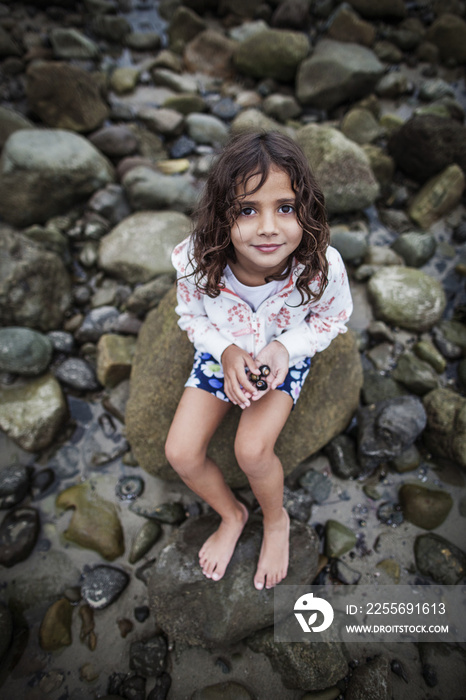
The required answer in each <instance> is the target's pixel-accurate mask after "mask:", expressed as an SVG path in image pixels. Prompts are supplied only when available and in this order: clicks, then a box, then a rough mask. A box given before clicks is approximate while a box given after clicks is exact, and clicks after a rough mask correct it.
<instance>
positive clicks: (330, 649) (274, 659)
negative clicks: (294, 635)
mask: <svg viewBox="0 0 466 700" xmlns="http://www.w3.org/2000/svg"><path fill="white" fill-rule="evenodd" d="M294 622H296V621H294ZM247 643H248V646H249V647H250V648H251V649H252V650H253V651H255V652H256V653H258V654H266V655H267V656H268V657H269V659H270V663H271V664H272V668H273V669H274V670H275V671H276V672H277V673H279V674H280V676H281V678H282V682H283V685H284V686H285V687H286V688H298V689H301V690H302V689H303V688H306V689H307V690H314V691H317V690H323V689H325V688H328V687H329V686H331V685H333V684H334V683H337V682H338V681H340V680H341V679H342V678H343V677H344V676H346V674H347V673H348V664H347V661H346V659H345V656H344V651H343V648H342V644H340V643H338V642H326V641H319V642H313V641H306V642H293V643H291V644H284V643H283V642H276V641H275V639H274V629H273V627H271V628H268V629H266V630H263V631H260V632H257V633H256V634H254V636H252V637H250V638H249V639H248V640H247Z"/></svg>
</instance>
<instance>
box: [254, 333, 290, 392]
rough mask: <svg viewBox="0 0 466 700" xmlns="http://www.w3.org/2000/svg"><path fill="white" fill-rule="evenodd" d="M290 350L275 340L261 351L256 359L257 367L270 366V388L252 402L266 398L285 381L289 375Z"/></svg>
mask: <svg viewBox="0 0 466 700" xmlns="http://www.w3.org/2000/svg"><path fill="white" fill-rule="evenodd" d="M289 359H290V358H289V355H288V350H287V349H286V348H285V346H284V345H282V344H281V343H280V341H278V340H273V341H272V342H271V343H269V344H268V345H266V347H265V348H264V349H263V350H261V351H260V353H259V354H258V355H257V357H256V365H258V366H259V367H260V365H268V366H269V367H270V374H269V376H268V377H267V378H266V381H267V384H268V388H267V389H266V390H265V391H262V392H257V394H258V395H257V396H253V397H252V400H253V401H257V399H260V397H261V396H264V395H265V394H266V393H267V392H268V391H269V390H270V389H276V388H277V386H279V385H280V384H282V382H284V381H285V377H286V375H287V374H288V361H289Z"/></svg>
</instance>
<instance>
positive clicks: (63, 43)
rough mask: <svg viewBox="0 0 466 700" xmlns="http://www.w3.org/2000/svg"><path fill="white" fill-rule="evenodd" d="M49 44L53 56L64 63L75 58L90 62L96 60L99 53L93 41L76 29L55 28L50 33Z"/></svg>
mask: <svg viewBox="0 0 466 700" xmlns="http://www.w3.org/2000/svg"><path fill="white" fill-rule="evenodd" d="M50 43H51V44H52V49H53V53H54V56H55V57H56V58H59V59H60V58H63V59H65V60H66V61H67V60H70V59H73V58H77V59H81V60H92V59H96V58H98V56H99V54H100V51H99V47H98V46H97V44H96V43H95V42H94V41H91V40H90V39H89V38H88V37H87V36H85V35H84V34H83V33H82V32H80V31H78V30H77V29H71V28H68V27H66V28H65V27H56V28H55V29H52V31H51V32H50Z"/></svg>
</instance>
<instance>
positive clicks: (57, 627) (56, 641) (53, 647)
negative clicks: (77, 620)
mask: <svg viewBox="0 0 466 700" xmlns="http://www.w3.org/2000/svg"><path fill="white" fill-rule="evenodd" d="M72 616H73V606H72V605H71V603H70V601H69V600H68V599H67V598H60V600H57V601H56V602H55V603H52V605H51V606H50V607H49V608H48V610H47V612H46V613H45V616H44V618H43V619H42V622H41V625H40V629H39V644H40V646H41V648H42V649H43V650H44V651H58V649H61V648H62V647H67V646H70V644H71V642H72V638H71V621H72Z"/></svg>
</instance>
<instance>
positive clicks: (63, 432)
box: [0, 0, 466, 700]
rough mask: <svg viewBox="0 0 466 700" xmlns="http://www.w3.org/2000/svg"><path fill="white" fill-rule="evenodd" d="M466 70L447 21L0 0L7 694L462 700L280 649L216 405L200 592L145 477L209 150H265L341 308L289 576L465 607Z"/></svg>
mask: <svg viewBox="0 0 466 700" xmlns="http://www.w3.org/2000/svg"><path fill="white" fill-rule="evenodd" d="M465 63H466V3H465V2H463V1H462V0H447V1H445V0H443V1H442V2H440V0H419V2H403V1H402V0H379V1H378V2H371V1H370V0H350V2H348V3H339V2H337V0H285V1H283V2H280V1H279V0H268V2H264V1H260V0H249V2H243V0H239V1H236V2H233V0H219V1H217V0H186V1H185V2H181V1H180V0H161V1H160V2H156V0H84V1H83V2H74V0H56V1H55V2H54V3H47V2H45V1H42V0H30V2H28V3H26V2H13V1H12V2H3V3H0V101H1V105H0V149H1V157H0V318H1V328H0V509H1V510H2V514H1V522H0V692H1V694H2V697H4V698H7V699H8V700H9V699H10V698H11V699H15V700H16V698H27V699H28V700H36V699H37V700H39V699H42V698H44V697H46V698H50V700H65V699H66V700H68V699H69V700H80V699H83V700H84V699H85V698H86V699H87V698H104V697H108V698H115V697H120V698H127V699H132V700H144V699H145V698H147V700H164V699H165V698H167V699H168V700H191V699H193V700H213V699H216V698H222V700H223V699H228V698H235V700H242V699H243V698H244V699H246V700H247V699H251V698H256V699H257V700H275V699H276V698H280V700H332V699H336V698H340V699H343V698H345V699H346V700H356V699H357V698H368V699H371V700H372V698H373V699H374V700H390V699H391V698H395V699H396V700H399V699H400V700H404V699H405V698H406V699H407V698H409V699H410V700H421V699H422V700H444V699H445V698H448V699H449V700H460V698H464V697H465V692H464V688H465V683H466V672H465V668H466V664H465V660H466V647H465V645H464V644H461V643H451V644H447V643H437V644H436V643H416V644H415V643H401V642H398V643H393V642H390V643H388V642H387V643H378V644H367V643H359V644H358V643H347V644H341V643H331V642H329V643H324V642H322V643H320V642H319V643H317V642H312V643H311V642H308V643H305V644H304V643H303V644H300V643H293V644H280V643H277V642H274V639H273V628H272V624H273V594H272V593H271V592H267V591H263V592H261V593H259V592H257V591H255V590H254V589H253V587H252V577H253V573H254V562H255V560H256V558H257V553H258V549H259V541H260V534H259V533H260V518H259V515H258V513H257V504H256V503H255V502H254V498H253V497H252V494H251V492H250V490H249V489H248V488H247V486H246V484H245V482H244V479H243V478H242V475H241V473H240V472H239V470H238V468H237V466H236V464H235V462H234V459H233V458H232V449H231V439H232V435H233V432H234V427H235V421H237V419H238V415H237V414H235V412H234V411H233V412H232V414H231V416H229V417H228V420H227V421H226V423H225V426H224V427H223V428H222V431H220V432H219V433H218V434H217V435H216V436H215V439H214V444H213V447H212V449H213V451H214V454H215V456H216V457H217V459H218V460H219V462H220V463H221V464H222V465H223V467H224V469H225V474H226V476H227V478H228V480H229V482H230V483H231V484H232V486H233V487H234V488H235V489H236V490H237V493H238V495H239V496H240V497H241V498H242V499H243V500H244V502H245V503H246V504H247V505H248V507H249V510H250V512H251V522H250V525H248V528H247V529H246V531H245V533H244V535H243V537H242V538H241V540H240V545H239V546H238V551H237V553H236V554H235V557H234V559H233V560H232V562H231V564H230V567H229V570H228V572H227V575H226V577H225V578H224V580H222V581H221V582H219V584H213V583H212V582H211V581H207V580H204V579H203V576H202V574H201V573H200V571H199V569H198V567H197V566H196V552H197V549H198V545H199V542H200V541H202V538H203V537H205V534H206V533H207V532H208V531H210V529H212V527H215V517H214V516H213V514H212V513H210V512H209V511H208V509H207V508H206V506H205V504H202V503H200V502H199V501H198V500H197V499H196V497H195V496H194V495H193V494H192V493H191V492H190V491H189V490H188V489H187V488H186V487H184V485H183V484H181V483H180V482H179V481H175V480H170V478H171V477H172V476H173V475H172V473H171V471H170V469H169V467H168V465H167V464H166V462H165V458H164V455H163V442H164V437H165V435H166V431H167V428H168V425H169V422H170V419H171V415H172V413H173V410H174V408H175V406H176V402H177V400H178V398H179V395H180V393H181V391H182V385H183V382H184V378H185V376H187V368H189V366H190V362H191V355H190V353H191V347H190V344H189V342H188V341H187V340H186V338H185V337H184V336H183V335H182V334H181V332H179V330H178V329H177V327H176V317H175V315H174V311H173V307H174V292H173V281H174V271H173V269H172V267H171V264H170V252H171V250H172V249H173V247H174V245H175V244H176V243H178V242H179V241H180V240H182V239H183V238H184V237H185V236H186V235H187V233H188V232H189V227H190V218H189V217H190V213H191V212H192V208H193V206H194V203H195V201H196V199H197V198H198V196H199V192H200V191H201V189H202V184H203V181H204V179H205V176H206V174H207V173H208V170H209V167H210V164H211V162H212V159H213V158H214V157H215V154H216V152H217V151H218V149H219V148H220V147H221V146H222V145H223V144H224V143H225V142H226V140H227V139H228V137H229V135H230V134H232V133H239V132H241V131H242V130H245V129H278V130H284V131H285V132H286V133H288V134H290V135H291V136H292V137H294V138H296V140H297V141H298V143H300V145H301V146H302V148H303V149H304V151H305V153H306V155H307V157H308V159H309V161H310V163H311V165H312V167H313V170H314V172H315V174H316V176H317V179H318V180H319V182H320V183H321V185H322V188H323V190H324V194H325V197H326V202H327V208H328V212H329V219H330V224H331V235H332V244H333V245H334V246H335V247H336V248H337V249H338V250H339V251H340V252H341V254H342V256H343V258H344V260H345V263H346V265H347V268H348V272H349V275H350V279H351V286H352V292H353V297H354V301H355V310H354V313H353V316H352V318H351V321H350V324H349V326H350V328H351V332H350V333H348V334H346V335H345V336H340V337H339V338H338V339H337V340H335V341H334V342H333V343H332V345H331V346H330V348H329V349H328V350H327V351H325V352H324V353H322V354H321V356H319V357H317V358H315V360H314V361H313V367H312V371H311V375H310V377H309V380H308V381H307V383H306V386H305V391H303V395H302V398H301V399H300V402H299V403H298V407H297V409H296V411H294V412H293V414H292V416H291V417H290V421H289V423H288V425H287V428H286V429H285V432H284V436H283V439H282V441H281V443H279V446H278V449H279V453H280V456H281V458H282V461H283V464H284V467H285V471H286V474H287V477H286V492H285V505H286V507H287V509H288V512H289V513H290V515H291V518H292V535H291V544H292V558H291V568H290V574H289V577H288V580H287V581H288V583H294V584H309V583H311V582H318V583H320V584H336V585H339V586H345V585H349V584H358V585H373V586H380V585H392V586H396V585H403V584H423V585H427V586H433V585H435V584H444V585H451V586H461V585H464V583H465V572H466V536H465V534H464V533H465V525H464V524H465V520H464V518H465V517H466V495H465V490H464V485H465V468H466V398H465V394H466V298H465V294H464V287H465V275H466V210H465V208H464V203H465V202H464V186H465V171H466V129H465V126H464V118H465V109H466V92H465V78H464V66H465ZM316 406H318V409H316ZM293 545H294V546H293ZM249 583H250V586H249Z"/></svg>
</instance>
